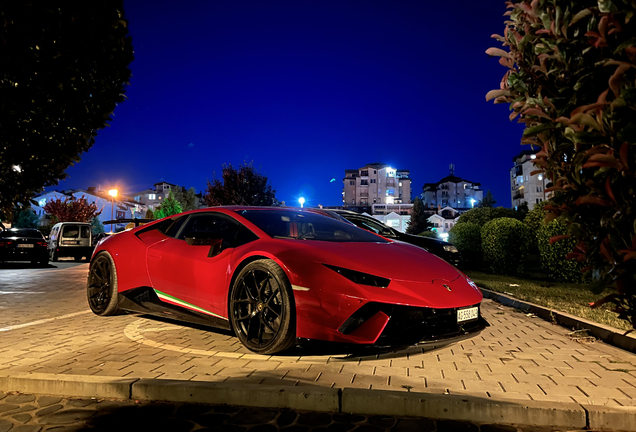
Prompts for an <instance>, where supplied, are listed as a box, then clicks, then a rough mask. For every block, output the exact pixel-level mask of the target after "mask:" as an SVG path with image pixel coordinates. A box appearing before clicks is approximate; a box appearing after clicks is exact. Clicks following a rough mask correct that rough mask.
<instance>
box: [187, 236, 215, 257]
mask: <svg viewBox="0 0 636 432" xmlns="http://www.w3.org/2000/svg"><path fill="white" fill-rule="evenodd" d="M185 241H186V243H187V244H189V245H190V246H210V251H209V252H208V258H212V257H215V256H217V255H218V254H220V253H221V249H222V245H223V239H219V238H196V237H186V238H185Z"/></svg>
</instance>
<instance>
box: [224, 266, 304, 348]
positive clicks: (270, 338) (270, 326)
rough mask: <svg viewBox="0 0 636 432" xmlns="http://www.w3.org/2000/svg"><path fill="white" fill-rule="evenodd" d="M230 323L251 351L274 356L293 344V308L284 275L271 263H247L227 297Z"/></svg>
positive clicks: (294, 331)
mask: <svg viewBox="0 0 636 432" xmlns="http://www.w3.org/2000/svg"><path fill="white" fill-rule="evenodd" d="M229 312H230V320H231V323H232V328H233V329H234V331H235V332H236V335H237V336H238V338H239V340H240V341H241V342H242V343H243V345H245V346H246V347H247V348H248V349H249V350H250V351H253V352H255V353H259V354H275V353H278V352H281V351H284V350H286V349H288V348H290V347H291V346H292V345H294V344H295V342H296V325H295V307H294V297H293V294H292V290H291V285H290V283H289V280H288V279H287V276H286V275H285V272H284V271H283V270H282V269H281V268H280V267H279V266H278V265H277V264H276V263H274V262H273V261H271V260H267V259H263V260H258V261H254V262H252V263H250V264H248V265H247V266H246V267H245V268H243V270H241V272H240V273H239V275H238V277H237V278H236V281H235V282H234V286H233V288H232V293H231V296H230V311H229Z"/></svg>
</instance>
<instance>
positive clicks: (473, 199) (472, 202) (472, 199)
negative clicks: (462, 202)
mask: <svg viewBox="0 0 636 432" xmlns="http://www.w3.org/2000/svg"><path fill="white" fill-rule="evenodd" d="M470 205H471V207H473V208H474V207H475V198H471V199H470Z"/></svg>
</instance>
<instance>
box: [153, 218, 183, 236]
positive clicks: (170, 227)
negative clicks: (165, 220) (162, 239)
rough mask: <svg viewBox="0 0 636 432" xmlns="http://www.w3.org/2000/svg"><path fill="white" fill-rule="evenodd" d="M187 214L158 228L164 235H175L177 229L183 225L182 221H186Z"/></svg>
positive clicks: (177, 231)
mask: <svg viewBox="0 0 636 432" xmlns="http://www.w3.org/2000/svg"><path fill="white" fill-rule="evenodd" d="M186 219H188V218H187V216H181V217H179V218H177V219H174V220H172V221H171V222H172V223H170V224H166V226H165V227H163V229H161V228H160V229H159V230H160V231H161V232H163V233H164V234H165V235H167V236H168V237H176V236H177V234H178V233H179V229H180V228H181V226H182V225H183V223H184V222H185V221H186Z"/></svg>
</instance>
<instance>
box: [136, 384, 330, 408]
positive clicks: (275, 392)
mask: <svg viewBox="0 0 636 432" xmlns="http://www.w3.org/2000/svg"><path fill="white" fill-rule="evenodd" d="M131 398H132V399H145V400H164V401H170V402H191V403H209V404H227V405H240V406H254V407H262V408H293V409H299V410H307V411H324V412H338V411H339V410H340V389H334V388H322V387H291V386H285V387H273V386H261V385H258V384H251V385H241V386H237V385H235V384H227V383H209V382H204V381H179V380H162V379H141V380H139V381H137V382H135V383H134V384H132V392H131Z"/></svg>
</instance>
